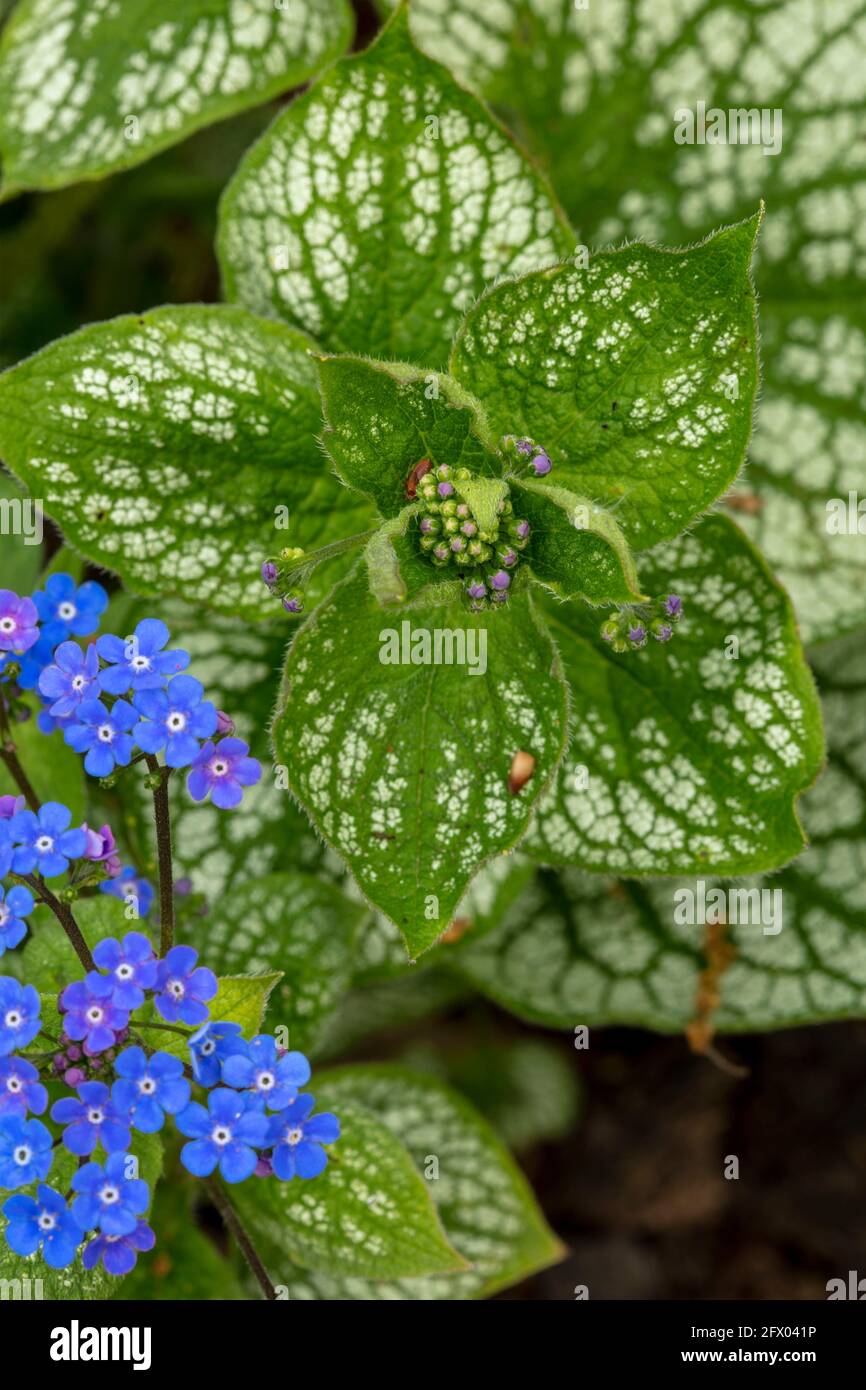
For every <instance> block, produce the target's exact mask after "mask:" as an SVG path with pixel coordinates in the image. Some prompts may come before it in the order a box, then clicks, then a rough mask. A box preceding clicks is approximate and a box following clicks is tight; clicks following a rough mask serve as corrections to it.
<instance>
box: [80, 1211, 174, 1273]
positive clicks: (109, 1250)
mask: <svg viewBox="0 0 866 1390" xmlns="http://www.w3.org/2000/svg"><path fill="white" fill-rule="evenodd" d="M155 1245H156V1236H155V1235H154V1233H153V1231H152V1230H151V1228H150V1227H149V1226H148V1224H147V1222H146V1221H139V1222H138V1224H137V1226H136V1227H135V1230H134V1231H130V1232H129V1234H128V1235H125V1236H104V1235H102V1236H94V1237H93V1240H91V1241H89V1242H88V1244H87V1245H85V1247H84V1249H83V1250H82V1252H81V1263H82V1264H83V1265H84V1268H85V1269H93V1268H94V1266H95V1265H97V1264H98V1263H99V1261H100V1259H101V1260H102V1263H103V1265H104V1266H105V1272H106V1274H113V1275H115V1276H117V1277H119V1276H120V1275H121V1274H128V1273H129V1271H130V1270H131V1269H133V1268H134V1267H135V1262H136V1260H137V1259H138V1255H139V1252H140V1251H144V1250H152V1249H153V1247H154V1246H155Z"/></svg>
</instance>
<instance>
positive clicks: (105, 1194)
mask: <svg viewBox="0 0 866 1390" xmlns="http://www.w3.org/2000/svg"><path fill="white" fill-rule="evenodd" d="M119 1198H120V1193H119V1192H118V1190H117V1188H116V1187H112V1186H111V1184H110V1183H108V1184H107V1185H106V1186H105V1187H103V1188H102V1189H101V1191H100V1193H99V1200H100V1201H101V1202H104V1203H105V1205H106V1206H107V1207H110V1206H111V1205H112V1204H113V1203H114V1202H116V1201H118V1200H119Z"/></svg>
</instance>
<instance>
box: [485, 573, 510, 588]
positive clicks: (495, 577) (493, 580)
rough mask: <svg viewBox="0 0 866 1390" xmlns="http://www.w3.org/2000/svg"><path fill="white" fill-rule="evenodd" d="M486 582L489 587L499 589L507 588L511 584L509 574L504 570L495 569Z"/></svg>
mask: <svg viewBox="0 0 866 1390" xmlns="http://www.w3.org/2000/svg"><path fill="white" fill-rule="evenodd" d="M487 583H488V584H489V585H490V587H491V589H498V590H500V591H501V590H503V589H507V588H508V587H509V585H510V584H511V575H510V574H506V572H505V570H497V571H496V573H495V574H492V575H491V576H490V578H489V579H488V581H487Z"/></svg>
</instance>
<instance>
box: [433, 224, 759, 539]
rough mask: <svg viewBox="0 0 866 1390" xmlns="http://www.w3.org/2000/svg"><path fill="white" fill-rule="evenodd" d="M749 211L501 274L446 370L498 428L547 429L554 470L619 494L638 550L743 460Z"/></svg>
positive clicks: (695, 510) (750, 343) (749, 352)
mask: <svg viewBox="0 0 866 1390" xmlns="http://www.w3.org/2000/svg"><path fill="white" fill-rule="evenodd" d="M759 224H760V215H758V216H757V217H753V218H751V219H750V220H749V221H747V222H742V223H740V224H739V225H737V226H735V227H728V228H726V229H725V230H724V231H721V232H718V233H716V234H715V235H714V236H711V237H709V238H708V239H707V240H706V241H705V242H703V243H702V244H701V245H700V246H695V247H691V248H689V249H688V250H683V251H662V250H658V249H657V248H655V247H652V246H641V245H632V246H626V247H622V248H621V249H619V250H617V251H605V252H600V253H599V254H597V255H593V256H592V257H591V258H590V259H589V262H588V264H587V265H582V264H577V265H571V264H566V265H561V266H557V267H555V268H554V269H551V270H542V271H535V272H532V273H530V274H528V275H526V276H524V277H523V278H522V279H519V280H516V281H511V282H506V283H504V284H500V285H497V286H495V287H494V288H493V289H491V290H490V291H489V292H488V294H486V295H485V296H484V297H483V298H482V299H481V300H480V301H479V303H478V304H477V305H475V307H474V308H472V309H470V311H469V313H468V314H467V316H466V320H465V323H464V325H463V327H462V329H461V331H460V334H459V336H458V339H457V341H456V343H455V345H454V351H453V353H452V356H451V363H450V371H451V373H452V375H453V376H455V377H456V378H457V380H458V381H460V382H461V383H462V384H463V385H464V386H465V387H466V388H467V389H468V390H469V391H472V392H473V393H474V395H476V396H477V397H478V398H479V400H480V401H481V402H482V404H483V405H484V406H485V408H486V409H487V411H488V413H489V416H490V419H491V422H492V425H493V429H494V431H495V432H496V433H499V434H503V435H504V434H516V435H530V436H532V437H534V438H536V439H537V440H539V441H540V442H541V443H543V445H544V447H545V449H546V450H547V452H548V454H549V455H550V457H551V459H552V460H553V463H554V469H555V474H554V476H555V478H556V481H557V483H561V484H562V485H563V486H565V487H570V488H574V489H575V490H577V491H578V492H580V493H581V494H585V495H586V496H588V497H591V498H593V499H595V500H599V501H601V502H606V503H607V504H608V505H610V504H612V503H616V504H617V511H616V519H617V521H619V523H620V524H621V525H622V527H623V529H624V530H625V532H626V534H627V536H628V537H629V540H630V541H631V543H632V544H633V545H634V546H635V547H637V548H638V549H644V548H645V547H647V546H652V545H655V544H657V543H658V542H659V541H661V540H668V539H670V538H672V537H673V536H676V535H678V534H679V532H680V531H682V530H683V528H684V527H685V526H686V525H687V524H688V523H689V522H690V521H692V520H693V519H694V517H696V516H698V515H699V514H700V513H701V512H703V511H705V510H706V508H707V507H708V506H709V505H710V504H711V503H712V502H714V501H715V500H716V498H717V497H719V496H721V494H722V493H723V492H725V491H726V490H727V488H728V487H729V486H730V484H731V483H732V482H733V481H734V479H735V478H736V476H737V474H738V473H739V471H740V468H741V467H742V465H743V461H744V459H745V455H746V446H747V444H748V440H749V434H750V432H751V426H752V409H753V405H754V400H755V393H756V391H757V384H758V362H757V325H756V314H755V296H754V292H753V289H752V284H751V279H750V273H749V264H750V261H751V257H752V251H753V248H754V243H755V237H756V235H757V231H758V226H759Z"/></svg>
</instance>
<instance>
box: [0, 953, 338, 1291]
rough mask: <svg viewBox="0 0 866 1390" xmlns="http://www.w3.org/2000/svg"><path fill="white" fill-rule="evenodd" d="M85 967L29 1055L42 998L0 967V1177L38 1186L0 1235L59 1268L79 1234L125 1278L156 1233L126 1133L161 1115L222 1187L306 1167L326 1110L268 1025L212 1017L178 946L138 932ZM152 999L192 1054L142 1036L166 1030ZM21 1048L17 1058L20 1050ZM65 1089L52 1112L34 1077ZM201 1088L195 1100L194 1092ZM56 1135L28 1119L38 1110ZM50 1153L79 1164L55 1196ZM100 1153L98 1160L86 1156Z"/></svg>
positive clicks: (10, 1204)
mask: <svg viewBox="0 0 866 1390" xmlns="http://www.w3.org/2000/svg"><path fill="white" fill-rule="evenodd" d="M93 959H94V963H95V965H96V967H97V968H96V969H95V970H92V971H89V972H88V973H87V975H86V976H85V978H84V979H83V980H75V981H73V982H71V983H70V984H68V985H66V987H65V988H64V989H63V990H62V992H61V994H60V996H59V999H58V1003H57V1007H58V1011H59V1013H60V1015H61V1019H62V1033H61V1037H60V1050H59V1051H55V1052H53V1053H52V1052H46V1053H39V1052H34V1051H33V1050H32V1046H31V1045H32V1044H33V1043H34V1040H35V1039H36V1038H37V1037H38V1036H39V1034H40V1033H41V1032H42V1031H43V1024H42V1019H41V1000H40V997H39V995H38V993H37V991H36V990H35V989H34V988H33V986H32V985H22V984H20V983H19V982H18V981H17V980H13V979H10V978H8V977H5V976H4V977H0V1188H5V1189H6V1190H11V1191H15V1190H16V1189H18V1188H22V1187H26V1186H29V1185H30V1184H34V1183H35V1184H38V1187H37V1190H36V1195H35V1196H32V1195H29V1194H26V1193H18V1192H16V1195H15V1196H13V1197H10V1198H9V1199H8V1200H7V1201H6V1202H5V1203H4V1205H3V1214H4V1215H5V1217H6V1219H7V1222H8V1225H7V1228H6V1232H5V1235H6V1240H7V1242H8V1244H9V1245H10V1247H11V1248H12V1250H13V1251H14V1252H15V1253H16V1254H18V1255H22V1256H27V1255H32V1254H34V1253H35V1252H36V1251H37V1250H41V1252H42V1255H43V1257H44V1259H45V1260H46V1262H47V1263H48V1264H49V1265H51V1266H52V1267H53V1268H65V1267H67V1266H68V1265H69V1264H71V1263H72V1261H73V1260H74V1259H75V1256H76V1253H77V1251H78V1249H79V1247H80V1246H82V1243H83V1242H85V1241H86V1244H84V1247H83V1249H82V1252H81V1258H82V1263H83V1265H84V1267H85V1268H86V1269H90V1268H93V1267H94V1266H95V1265H96V1264H97V1263H98V1262H99V1261H100V1260H101V1261H102V1264H103V1266H104V1268H105V1269H106V1271H107V1272H108V1273H109V1274H114V1275H121V1274H126V1273H128V1271H129V1270H130V1269H132V1267H133V1265H134V1264H135V1262H136V1259H137V1256H138V1253H139V1252H141V1251H143V1250H149V1249H151V1248H152V1247H153V1245H154V1243H155V1235H154V1232H153V1231H152V1230H151V1228H150V1227H149V1226H148V1225H147V1223H146V1221H145V1220H144V1214H145V1213H146V1211H147V1208H148V1205H149V1202H150V1193H149V1189H148V1187H147V1184H146V1183H144V1182H143V1181H141V1179H140V1178H139V1176H138V1162H137V1159H136V1157H135V1155H134V1154H133V1153H132V1152H131V1151H130V1150H131V1148H132V1146H133V1134H134V1133H135V1132H136V1131H138V1132H140V1133H142V1134H154V1133H156V1132H158V1131H159V1130H161V1129H162V1128H163V1126H164V1125H165V1122H166V1119H167V1117H169V1116H170V1117H173V1119H174V1122H175V1124H176V1125H177V1128H178V1130H179V1131H180V1133H181V1134H183V1135H184V1136H185V1137H186V1138H187V1140H188V1142H187V1143H185V1144H184V1146H183V1148H182V1151H181V1162H182V1163H183V1165H184V1167H185V1168H186V1169H187V1170H188V1171H189V1172H190V1173H193V1174H194V1175H195V1176H197V1177H209V1176H210V1175H211V1174H212V1173H214V1172H215V1171H216V1170H217V1169H218V1170H219V1173H220V1174H221V1176H222V1177H223V1179H224V1180H225V1181H226V1182H228V1183H238V1182H243V1181H245V1180H246V1179H247V1178H251V1177H253V1176H257V1177H262V1178H265V1177H271V1176H273V1177H276V1178H277V1179H278V1180H281V1181H288V1180H290V1179H291V1178H294V1177H298V1178H313V1177H317V1176H318V1175H319V1174H320V1173H321V1172H322V1171H323V1170H324V1168H325V1166H326V1164H327V1161H328V1155H327V1152H326V1150H325V1148H324V1145H326V1144H332V1143H334V1141H335V1140H336V1139H338V1138H339V1134H340V1126H339V1122H338V1120H337V1118H336V1116H334V1115H331V1114H321V1115H315V1114H313V1113H312V1112H313V1108H314V1105H315V1101H314V1098H313V1097H312V1096H311V1095H309V1094H305V1093H301V1090H300V1088H301V1087H302V1086H304V1085H305V1084H306V1083H307V1082H308V1081H309V1079H310V1065H309V1062H308V1061H307V1059H306V1057H304V1056H303V1054H302V1053H300V1052H289V1051H288V1050H287V1049H286V1048H283V1047H279V1046H278V1045H277V1043H276V1041H275V1040H274V1038H272V1037H271V1036H270V1035H268V1034H264V1033H263V1034H258V1035H257V1036H256V1037H253V1038H251V1039H249V1040H248V1039H245V1038H244V1037H243V1034H242V1030H241V1028H240V1026H239V1024H237V1023H233V1022H212V1021H211V1020H210V1017H209V1013H210V1011H209V1008H208V1003H209V1001H210V1000H212V999H213V998H214V996H215V995H216V993H217V988H218V985H217V979H216V976H215V975H214V974H213V973H212V972H211V971H210V970H208V969H207V968H206V967H204V966H200V965H198V957H197V953H196V952H195V951H194V950H193V949H192V947H190V946H174V947H172V948H171V949H170V950H169V951H168V952H167V954H166V955H165V956H164V957H163V958H158V957H157V956H156V955H155V953H154V950H153V946H152V945H151V942H150V940H149V938H148V937H147V936H145V935H144V934H143V933H142V932H129V933H128V934H127V935H126V936H125V937H124V939H123V940H122V941H119V940H116V939H114V938H108V939H106V940H103V941H101V942H100V943H99V944H98V945H97V947H96V948H95V950H94V952H93ZM149 1003H150V1004H152V1006H153V1007H154V1008H155V1011H156V1013H157V1014H158V1015H159V1016H160V1017H161V1018H163V1019H165V1020H166V1021H167V1023H168V1025H169V1031H170V1032H173V1031H175V1030H176V1029H179V1031H180V1032H181V1033H183V1028H182V1027H181V1025H185V1026H186V1027H187V1028H189V1029H191V1030H193V1031H191V1032H190V1033H187V1034H186V1035H185V1036H183V1037H182V1039H181V1047H182V1049H183V1051H185V1052H186V1053H187V1055H188V1056H189V1061H188V1062H186V1061H185V1060H184V1057H183V1055H179V1054H178V1052H176V1051H175V1052H168V1051H161V1050H156V1049H154V1048H153V1047H151V1045H150V1043H149V1041H148V1039H149V1037H150V1036H151V1034H152V1033H153V1031H154V1030H155V1029H156V1030H159V1029H161V1028H164V1027H165V1025H161V1024H157V1023H155V1022H154V1021H153V1019H152V1018H151V1017H150V1015H149V1013H148V1012H147V1011H146V1012H145V1015H144V1016H143V1017H141V1018H139V1019H137V1018H136V1014H138V1013H139V1011H140V1010H142V1009H143V1008H145V1007H146V1006H147V1005H148V1004H149ZM24 1049H30V1055H29V1056H23V1055H21V1053H22V1051H23V1050H24ZM48 1080H52V1081H54V1082H55V1083H56V1082H63V1083H65V1085H66V1086H67V1087H68V1088H69V1091H70V1094H69V1095H65V1096H62V1097H61V1098H60V1099H59V1100H56V1101H55V1102H54V1103H53V1105H52V1106H51V1108H50V1111H49V1110H48V1090H47V1088H46V1085H45V1084H44V1082H45V1081H48ZM196 1087H197V1088H199V1090H200V1093H201V1097H202V1098H201V1100H199V1099H194V1098H193V1089H194V1088H196ZM46 1111H48V1119H49V1120H50V1122H51V1123H52V1124H53V1126H54V1127H55V1130H56V1131H58V1132H57V1134H56V1135H55V1134H53V1133H52V1131H51V1129H49V1127H48V1124H47V1123H45V1122H44V1121H42V1120H41V1119H37V1118H34V1117H35V1116H41V1115H44V1114H45V1113H46ZM61 1150H65V1151H66V1153H68V1154H72V1155H74V1156H75V1157H76V1158H77V1159H78V1160H79V1163H80V1164H81V1165H82V1166H79V1168H78V1170H77V1172H76V1173H75V1175H74V1177H73V1178H72V1182H71V1191H70V1192H69V1194H68V1195H67V1196H63V1195H62V1194H61V1193H60V1192H58V1191H57V1190H56V1189H55V1188H53V1187H50V1186H48V1185H47V1179H48V1178H49V1177H50V1175H51V1171H52V1168H53V1166H54V1164H55V1161H56V1159H57V1157H58V1154H59V1153H60V1151H61ZM94 1156H96V1157H94Z"/></svg>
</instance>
